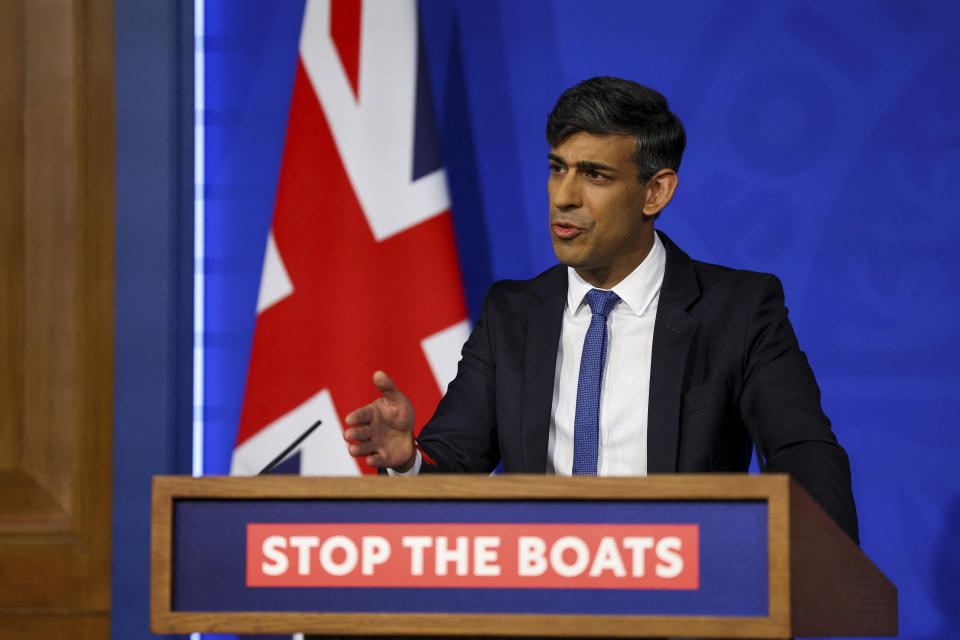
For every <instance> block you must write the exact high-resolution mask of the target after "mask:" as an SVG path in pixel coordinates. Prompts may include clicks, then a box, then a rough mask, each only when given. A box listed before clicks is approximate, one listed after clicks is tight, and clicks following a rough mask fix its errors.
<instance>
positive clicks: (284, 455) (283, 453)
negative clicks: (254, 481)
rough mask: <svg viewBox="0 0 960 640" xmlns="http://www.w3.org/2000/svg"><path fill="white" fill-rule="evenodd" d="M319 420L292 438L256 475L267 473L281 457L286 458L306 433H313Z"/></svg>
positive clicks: (318, 424) (279, 461)
mask: <svg viewBox="0 0 960 640" xmlns="http://www.w3.org/2000/svg"><path fill="white" fill-rule="evenodd" d="M320 422H321V421H320V420H317V421H316V422H314V423H313V424H312V425H311V426H310V428H309V429H307V430H306V431H304V432H303V433H301V434H300V437H299V438H297V439H296V440H294V441H293V442H292V443H291V444H290V446H289V447H287V448H286V449H284V450H283V451H282V452H281V453H280V455H278V456H277V457H276V458H274V459H273V460H271V461H270V464H268V465H267V466H265V467H264V468H263V469H262V470H261V471H260V473H258V474H257V475H258V476H262V475H264V474H267V473H270V472H271V471H273V469H274V467H276V466H277V465H278V464H280V463H281V462H282V461H283V459H284V458H286V457H287V455H288V454H289V453H290V452H291V451H293V450H294V449H296V448H297V445H298V444H300V443H301V442H303V441H304V440H305V439H306V437H307V436H308V435H310V434H311V433H313V432H314V430H315V429H316V428H317V427H319V426H320Z"/></svg>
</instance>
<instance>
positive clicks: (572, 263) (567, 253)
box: [553, 241, 584, 269]
mask: <svg viewBox="0 0 960 640" xmlns="http://www.w3.org/2000/svg"><path fill="white" fill-rule="evenodd" d="M553 255H555V256H557V261H558V262H560V264H563V265H566V266H568V267H573V268H574V269H578V268H580V267H582V266H583V265H584V260H583V255H582V252H580V251H574V250H572V249H571V247H569V246H564V245H562V244H560V243H558V242H556V241H554V243H553Z"/></svg>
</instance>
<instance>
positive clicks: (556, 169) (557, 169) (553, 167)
mask: <svg viewBox="0 0 960 640" xmlns="http://www.w3.org/2000/svg"><path fill="white" fill-rule="evenodd" d="M550 173H563V166H561V165H559V164H557V163H556V162H551V163H550Z"/></svg>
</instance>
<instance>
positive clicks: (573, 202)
mask: <svg viewBox="0 0 960 640" xmlns="http://www.w3.org/2000/svg"><path fill="white" fill-rule="evenodd" d="M581 200H582V199H581V193H580V184H579V181H578V180H577V175H576V174H575V173H573V172H570V173H568V174H567V175H565V176H563V177H562V178H560V179H559V180H558V181H557V184H556V188H555V189H554V192H553V207H554V208H555V209H557V210H559V211H569V210H570V209H577V208H579V207H580V205H582V204H583V202H582V201H581Z"/></svg>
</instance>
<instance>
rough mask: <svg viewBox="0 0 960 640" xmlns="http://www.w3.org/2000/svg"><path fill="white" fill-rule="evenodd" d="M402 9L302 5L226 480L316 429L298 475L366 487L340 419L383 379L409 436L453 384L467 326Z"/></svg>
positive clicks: (395, 1)
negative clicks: (410, 427)
mask: <svg viewBox="0 0 960 640" xmlns="http://www.w3.org/2000/svg"><path fill="white" fill-rule="evenodd" d="M418 35H419V34H418V21H417V6H416V0H390V1H389V2H375V1H373V0H366V1H363V2H361V0H310V1H309V2H308V3H307V5H306V9H305V12H304V18H303V26H302V30H301V35H300V55H299V61H298V68H297V72H296V78H295V80H294V86H293V95H292V99H291V106H290V116H289V121H288V124H287V134H286V142H285V147H284V155H283V161H282V165H281V169H280V178H279V184H278V187H277V196H276V202H275V205H274V213H273V222H272V225H271V229H270V235H269V238H268V240H267V247H266V254H265V258H264V263H263V273H262V277H261V283H260V293H259V299H258V303H257V322H256V328H255V331H254V338H253V346H252V350H251V355H250V366H249V371H248V374H247V382H246V391H245V394H244V400H243V409H242V412H241V417H240V426H239V431H238V433H237V442H236V447H235V449H234V452H233V459H232V465H231V473H233V474H235V475H250V474H253V473H256V472H257V471H259V469H260V468H262V467H263V466H264V465H265V464H266V463H267V462H269V460H270V459H271V458H272V457H273V456H274V455H276V454H277V453H278V452H279V451H281V450H282V449H283V448H284V447H285V446H286V445H287V444H289V443H290V442H292V441H293V440H294V439H295V438H296V436H297V435H299V433H300V432H302V431H303V430H304V429H305V428H306V427H307V426H308V425H310V424H311V423H313V422H314V421H315V420H316V419H318V418H319V419H321V420H323V423H324V424H323V426H322V427H321V428H320V429H319V430H318V431H317V432H316V433H314V434H313V435H312V436H311V437H310V438H308V439H307V440H306V441H305V442H304V445H303V447H302V448H301V450H300V452H299V458H298V459H297V460H295V461H294V464H295V465H296V464H297V463H298V466H299V469H298V471H299V473H301V474H302V475H355V474H358V473H370V472H372V471H374V470H373V469H370V468H368V467H366V465H365V464H364V463H363V462H362V461H356V460H354V459H353V458H352V457H351V456H350V455H349V454H348V453H347V448H346V444H345V443H344V442H343V439H342V436H341V429H342V419H343V417H344V416H345V415H346V414H347V413H348V412H349V411H351V410H353V409H355V408H357V407H359V406H362V405H364V404H366V403H368V402H370V401H371V400H372V399H373V398H374V397H376V393H377V391H376V389H375V388H374V387H373V384H372V382H371V379H370V378H371V374H372V373H373V372H374V371H375V370H377V369H383V370H385V371H387V373H389V374H390V375H391V376H392V377H393V378H394V380H395V381H396V383H397V386H398V387H399V388H401V389H402V390H403V391H404V392H405V393H406V394H407V396H408V397H409V398H410V401H411V402H412V403H413V406H414V409H415V411H416V415H417V421H418V426H419V425H421V424H422V423H423V422H425V420H426V419H427V418H429V416H430V415H432V413H433V410H434V408H435V407H436V404H437V402H438V401H439V399H440V397H441V395H442V394H443V392H444V391H445V389H446V384H447V382H449V381H450V380H451V379H452V378H453V375H454V374H455V372H456V363H457V359H458V354H459V351H460V347H461V345H462V344H463V342H464V340H465V339H466V337H467V334H468V332H469V322H468V320H467V311H466V306H465V303H464V297H463V286H462V283H461V279H460V271H459V264H458V261H457V254H456V246H455V243H454V235H453V226H452V222H451V217H450V203H449V196H448V192H447V184H446V175H445V172H444V170H443V167H442V164H441V162H440V154H439V150H438V146H437V141H436V137H435V131H434V123H433V110H432V102H431V95H430V90H429V84H428V81H427V71H426V62H425V60H424V55H423V48H422V47H421V46H420V45H419V38H418Z"/></svg>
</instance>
